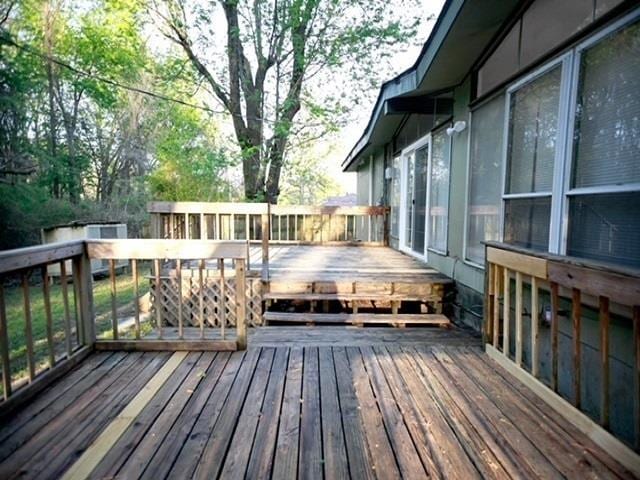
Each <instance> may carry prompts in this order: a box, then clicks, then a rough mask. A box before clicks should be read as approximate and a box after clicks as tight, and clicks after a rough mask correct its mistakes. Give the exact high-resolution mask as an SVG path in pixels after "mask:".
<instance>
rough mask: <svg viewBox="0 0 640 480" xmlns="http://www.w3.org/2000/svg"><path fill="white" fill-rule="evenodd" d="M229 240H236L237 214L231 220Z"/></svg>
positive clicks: (233, 214) (232, 215)
mask: <svg viewBox="0 0 640 480" xmlns="http://www.w3.org/2000/svg"><path fill="white" fill-rule="evenodd" d="M229 238H230V239H231V240H235V239H236V214H235V213H232V214H231V217H230V218H229Z"/></svg>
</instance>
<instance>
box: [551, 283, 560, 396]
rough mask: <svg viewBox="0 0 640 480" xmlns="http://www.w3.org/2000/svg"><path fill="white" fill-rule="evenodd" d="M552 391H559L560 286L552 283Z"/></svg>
mask: <svg viewBox="0 0 640 480" xmlns="http://www.w3.org/2000/svg"><path fill="white" fill-rule="evenodd" d="M550 287H551V389H552V390H553V391H554V392H557V391H558V322H559V319H558V309H559V303H560V297H559V295H558V284H557V283H555V282H551V284H550Z"/></svg>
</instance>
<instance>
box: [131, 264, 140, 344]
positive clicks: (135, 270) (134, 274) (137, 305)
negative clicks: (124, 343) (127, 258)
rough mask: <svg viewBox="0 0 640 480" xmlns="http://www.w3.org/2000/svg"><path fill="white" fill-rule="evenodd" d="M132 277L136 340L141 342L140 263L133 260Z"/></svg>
mask: <svg viewBox="0 0 640 480" xmlns="http://www.w3.org/2000/svg"><path fill="white" fill-rule="evenodd" d="M131 276H132V277H133V308H134V312H135V322H136V340H140V299H139V298H138V295H139V293H138V261H137V260H136V259H135V258H133V259H131Z"/></svg>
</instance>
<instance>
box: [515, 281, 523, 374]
mask: <svg viewBox="0 0 640 480" xmlns="http://www.w3.org/2000/svg"><path fill="white" fill-rule="evenodd" d="M516 364H517V365H518V366H519V367H521V366H522V273H520V272H516Z"/></svg>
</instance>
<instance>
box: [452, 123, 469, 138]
mask: <svg viewBox="0 0 640 480" xmlns="http://www.w3.org/2000/svg"><path fill="white" fill-rule="evenodd" d="M465 128H467V122H465V121H464V120H458V121H457V122H456V123H454V124H453V127H449V128H447V135H449V136H451V135H453V134H454V133H460V132H463V131H464V129H465Z"/></svg>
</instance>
